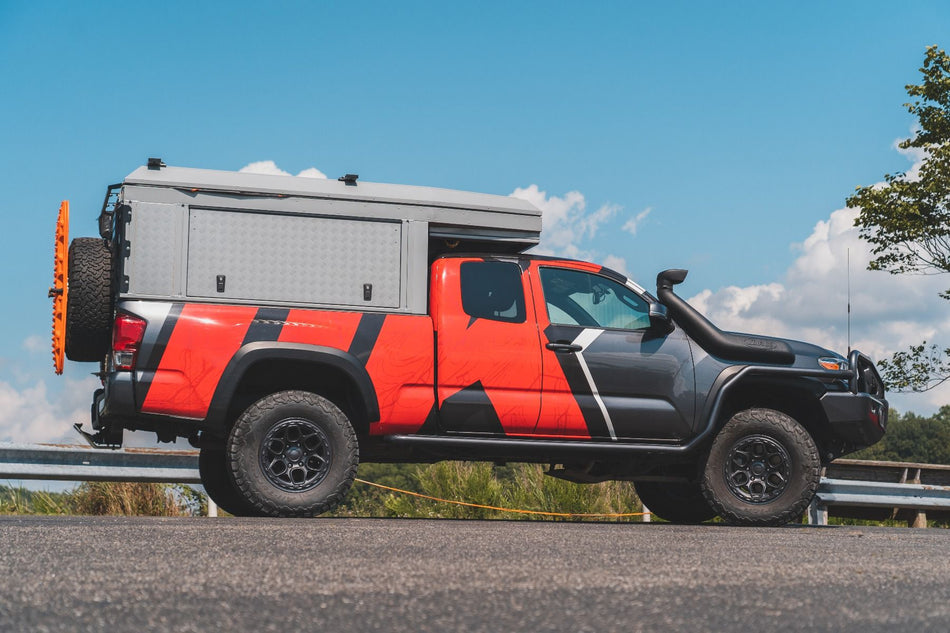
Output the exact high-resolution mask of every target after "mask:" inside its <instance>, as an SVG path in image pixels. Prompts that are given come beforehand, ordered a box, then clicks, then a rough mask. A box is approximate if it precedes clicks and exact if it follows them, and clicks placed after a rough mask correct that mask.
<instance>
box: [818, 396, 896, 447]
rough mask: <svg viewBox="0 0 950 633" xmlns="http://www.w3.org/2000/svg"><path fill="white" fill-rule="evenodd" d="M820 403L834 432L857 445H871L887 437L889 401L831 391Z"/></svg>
mask: <svg viewBox="0 0 950 633" xmlns="http://www.w3.org/2000/svg"><path fill="white" fill-rule="evenodd" d="M820 402H821V406H822V408H823V409H824V411H825V416H826V417H827V418H828V424H829V426H831V430H832V432H833V433H834V434H835V435H837V436H838V437H840V438H841V439H843V440H845V441H846V442H848V443H849V444H852V445H853V446H854V447H855V448H863V447H865V446H870V445H872V444H875V443H876V442H877V441H878V440H880V439H881V438H882V437H884V431H885V430H886V429H887V411H888V405H887V400H883V399H878V398H875V397H874V396H872V395H870V394H867V393H857V394H855V393H848V392H844V393H834V392H832V393H826V394H825V395H824V396H822V397H821V400H820Z"/></svg>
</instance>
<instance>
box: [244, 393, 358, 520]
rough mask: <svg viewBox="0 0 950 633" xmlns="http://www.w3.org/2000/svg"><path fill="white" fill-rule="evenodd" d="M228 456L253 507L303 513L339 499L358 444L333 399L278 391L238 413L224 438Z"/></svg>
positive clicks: (287, 513)
mask: <svg viewBox="0 0 950 633" xmlns="http://www.w3.org/2000/svg"><path fill="white" fill-rule="evenodd" d="M228 459H229V464H230V468H231V474H232V476H233V478H234V483H235V484H236V485H237V487H238V489H239V490H240V491H241V494H242V495H243V496H244V498H245V499H247V501H248V503H250V505H251V506H252V507H253V508H255V509H256V510H258V511H259V512H261V513H263V514H267V515H270V516H291V517H308V516H316V515H318V514H322V513H324V512H327V511H328V510H331V509H332V508H334V507H335V506H336V505H337V504H338V503H339V502H340V501H342V499H343V497H344V496H345V495H346V493H347V491H348V490H349V489H350V486H352V485H353V480H354V479H355V478H356V467H357V464H358V463H359V446H358V444H357V440H356V433H355V432H354V431H353V427H352V426H351V425H350V422H349V420H348V419H347V417H346V416H345V415H344V414H343V412H342V411H340V409H338V408H337V407H336V405H334V404H333V403H332V402H330V401H329V400H327V399H326V398H323V397H321V396H318V395H316V394H314V393H310V392H306V391H281V392H279V393H275V394H271V395H269V396H266V397H264V398H262V399H260V400H258V401H257V402H255V403H254V404H253V405H251V406H250V407H248V409H247V410H246V411H245V412H244V413H243V414H241V417H239V418H238V420H237V422H235V424H234V428H233V429H232V430H231V435H230V436H229V438H228Z"/></svg>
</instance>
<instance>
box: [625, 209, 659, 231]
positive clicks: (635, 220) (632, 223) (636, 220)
mask: <svg viewBox="0 0 950 633" xmlns="http://www.w3.org/2000/svg"><path fill="white" fill-rule="evenodd" d="M651 211H653V207H647V208H646V209H644V210H643V211H641V212H640V213H638V214H637V215H635V216H634V217H632V218H630V219H629V220H627V221H626V222H625V223H624V225H623V226H622V227H621V229H622V230H624V231H626V232H627V233H629V234H630V235H633V236H634V237H636V235H637V229H639V228H640V225H641V224H642V223H643V221H644V220H646V219H647V216H648V215H650V212H651Z"/></svg>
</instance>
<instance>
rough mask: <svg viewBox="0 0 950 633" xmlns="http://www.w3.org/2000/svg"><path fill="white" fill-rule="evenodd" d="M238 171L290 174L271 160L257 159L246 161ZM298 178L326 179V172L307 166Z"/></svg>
mask: <svg viewBox="0 0 950 633" xmlns="http://www.w3.org/2000/svg"><path fill="white" fill-rule="evenodd" d="M238 171H239V172H244V173H245V174H265V175H268V176H291V175H293V174H291V173H290V172H289V171H284V170H283V169H281V168H280V167H278V166H277V164H276V163H275V162H274V161H272V160H259V161H257V162H256V163H248V164H247V165H245V166H244V167H241V168H240V169H239V170H238ZM297 176H298V177H300V178H323V179H324V180H325V179H326V177H327V176H326V174H324V173H323V172H322V171H320V170H319V169H317V168H316V167H308V168H307V169H304V170H303V171H301V172H300V173H299V174H297Z"/></svg>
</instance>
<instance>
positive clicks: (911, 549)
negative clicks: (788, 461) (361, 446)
mask: <svg viewBox="0 0 950 633" xmlns="http://www.w3.org/2000/svg"><path fill="white" fill-rule="evenodd" d="M0 630H2V631H17V632H19V631H136V632H139V631H145V630H152V631H155V630H163V631H215V630H224V631H255V632H256V631H281V632H287V631H297V630H299V631H314V632H317V631H387V632H388V631H412V632H414V633H416V632H421V631H438V632H440V633H442V632H447V631H491V632H493V633H494V632H499V631H532V632H534V631H572V632H573V631H597V632H601V631H621V630H622V631H650V632H654V631H753V630H754V631H771V630H782V631H806V630H807V631H816V630H819V631H822V630H823V631H860V632H861V633H869V632H871V631H888V632H893V631H914V632H919V631H940V632H941V633H946V631H948V630H950V531H948V530H938V529H928V530H912V529H901V528H892V529H891V528H849V527H829V528H808V527H786V528H781V529H757V528H733V527H726V526H719V525H707V526H695V527H683V526H671V525H662V524H591V523H534V522H515V521H512V522H507V521H421V520H385V519H315V520H298V519H230V518H222V519H208V518H193V519H153V518H131V519H126V518H87V517H82V518H80V517H41V518H30V517H0Z"/></svg>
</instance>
